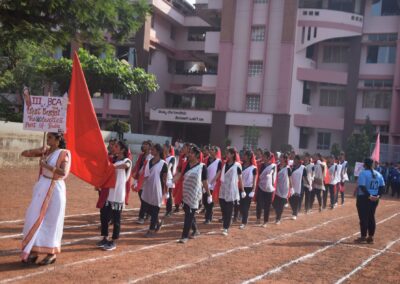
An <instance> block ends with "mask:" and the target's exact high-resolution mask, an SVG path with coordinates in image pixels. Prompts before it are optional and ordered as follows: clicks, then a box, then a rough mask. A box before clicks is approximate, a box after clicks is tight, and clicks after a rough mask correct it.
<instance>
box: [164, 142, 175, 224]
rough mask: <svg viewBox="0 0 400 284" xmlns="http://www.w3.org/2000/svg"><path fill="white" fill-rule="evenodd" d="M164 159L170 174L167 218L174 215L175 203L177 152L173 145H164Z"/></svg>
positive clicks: (168, 178)
mask: <svg viewBox="0 0 400 284" xmlns="http://www.w3.org/2000/svg"><path fill="white" fill-rule="evenodd" d="M164 157H166V158H165V162H166V163H167V165H168V174H167V188H168V192H167V195H166V197H167V204H166V213H165V216H166V217H169V216H171V214H172V202H173V201H172V192H173V190H174V188H175V184H174V182H173V178H174V175H175V173H176V167H177V163H176V158H175V150H174V147H172V145H170V144H169V143H166V144H164Z"/></svg>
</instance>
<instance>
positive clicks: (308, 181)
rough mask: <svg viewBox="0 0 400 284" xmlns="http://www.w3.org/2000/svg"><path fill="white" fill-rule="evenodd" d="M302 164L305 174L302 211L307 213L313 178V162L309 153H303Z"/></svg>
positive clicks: (309, 205)
mask: <svg viewBox="0 0 400 284" xmlns="http://www.w3.org/2000/svg"><path fill="white" fill-rule="evenodd" d="M304 166H305V171H306V175H305V176H303V187H304V189H303V190H304V211H305V213H306V214H308V213H309V212H310V210H311V207H312V206H311V192H312V184H313V180H314V163H312V162H311V157H310V154H305V155H304Z"/></svg>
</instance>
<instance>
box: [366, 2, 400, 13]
mask: <svg viewBox="0 0 400 284" xmlns="http://www.w3.org/2000/svg"><path fill="white" fill-rule="evenodd" d="M371 11H372V16H396V15H400V3H399V1H396V0H374V1H372V9H371Z"/></svg>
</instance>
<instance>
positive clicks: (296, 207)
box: [289, 155, 307, 220]
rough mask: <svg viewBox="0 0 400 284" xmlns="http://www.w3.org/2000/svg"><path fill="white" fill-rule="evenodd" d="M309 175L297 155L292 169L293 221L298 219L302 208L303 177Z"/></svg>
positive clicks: (291, 203)
mask: <svg viewBox="0 0 400 284" xmlns="http://www.w3.org/2000/svg"><path fill="white" fill-rule="evenodd" d="M306 175H307V172H306V170H305V166H304V165H302V164H301V158H300V156H299V155H296V156H295V157H294V160H293V168H292V177H291V179H292V185H293V194H292V195H291V196H290V198H289V203H290V207H291V208H292V219H293V220H296V219H297V214H298V213H299V211H300V208H301V199H302V196H303V177H304V176H306Z"/></svg>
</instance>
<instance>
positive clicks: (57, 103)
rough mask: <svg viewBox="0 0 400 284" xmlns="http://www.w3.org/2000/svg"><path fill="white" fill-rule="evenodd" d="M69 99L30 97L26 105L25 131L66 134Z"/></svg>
mask: <svg viewBox="0 0 400 284" xmlns="http://www.w3.org/2000/svg"><path fill="white" fill-rule="evenodd" d="M67 105H68V97H67V96H66V95H65V96H64V97H44V96H30V97H29V100H26V99H25V104H24V121H23V123H24V126H23V128H24V129H25V130H33V131H43V132H65V130H66V125H65V124H66V118H67Z"/></svg>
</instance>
